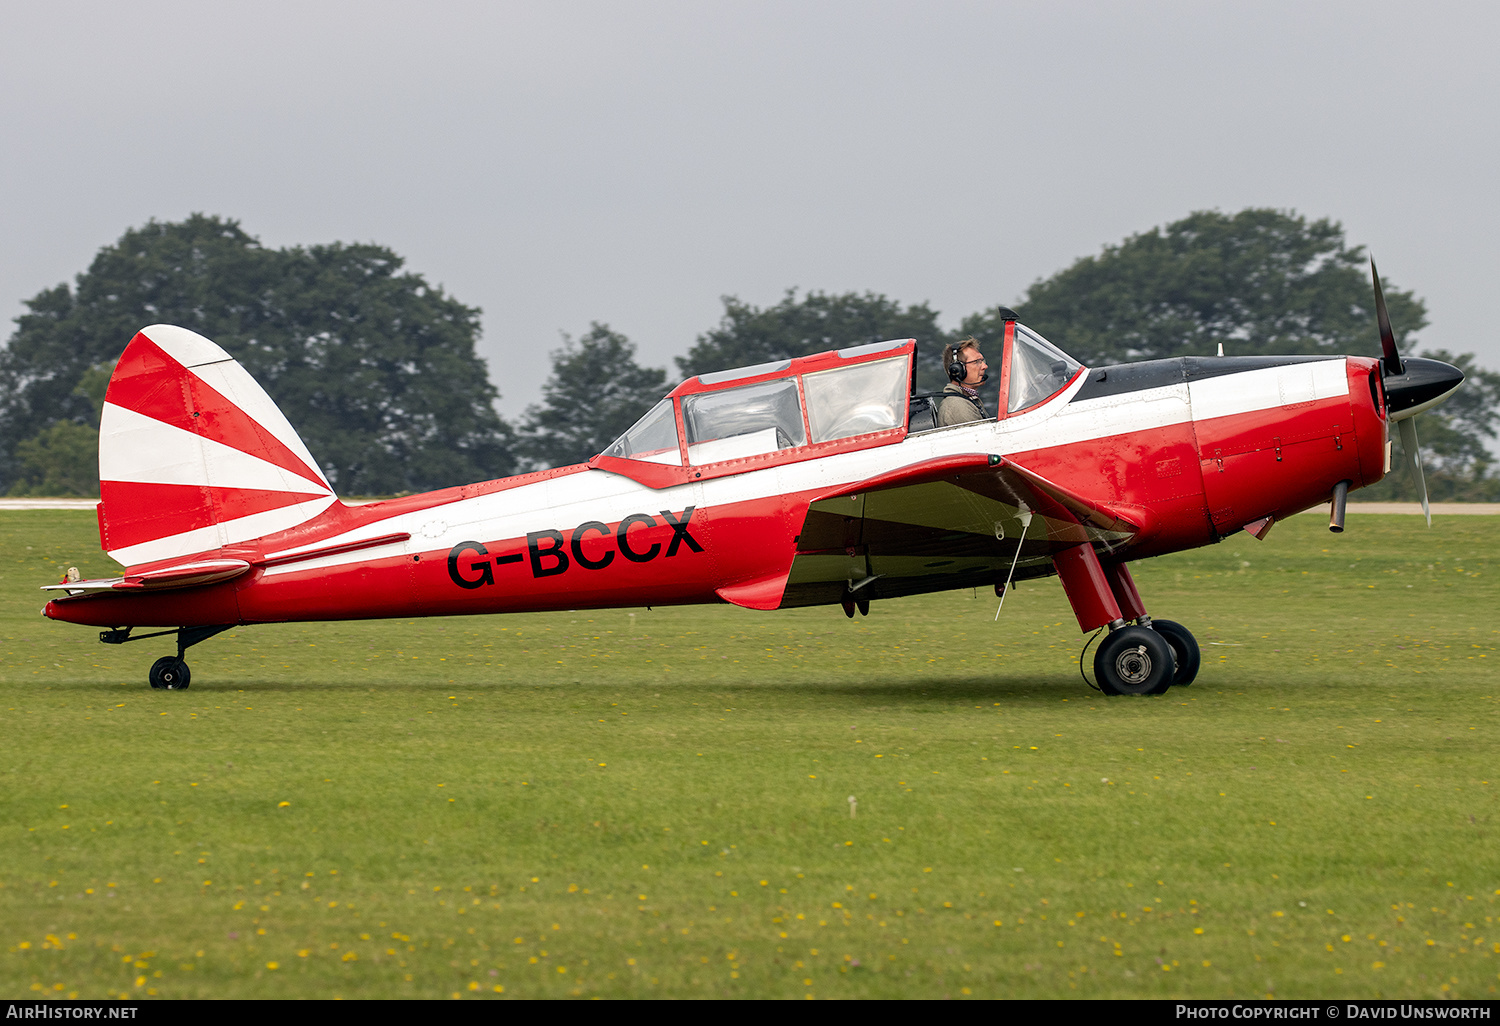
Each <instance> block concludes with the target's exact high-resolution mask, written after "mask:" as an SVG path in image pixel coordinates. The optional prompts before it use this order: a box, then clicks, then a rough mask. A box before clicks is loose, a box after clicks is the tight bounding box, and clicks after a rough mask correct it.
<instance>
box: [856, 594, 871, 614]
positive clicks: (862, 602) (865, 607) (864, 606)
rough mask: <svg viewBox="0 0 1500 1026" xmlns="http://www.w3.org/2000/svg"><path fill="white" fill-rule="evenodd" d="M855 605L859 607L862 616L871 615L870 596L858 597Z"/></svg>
mask: <svg viewBox="0 0 1500 1026" xmlns="http://www.w3.org/2000/svg"><path fill="white" fill-rule="evenodd" d="M854 605H855V606H856V607H858V609H859V615H860V616H869V615H870V597H869V596H868V595H860V596H858V597H856V598H855V600H854Z"/></svg>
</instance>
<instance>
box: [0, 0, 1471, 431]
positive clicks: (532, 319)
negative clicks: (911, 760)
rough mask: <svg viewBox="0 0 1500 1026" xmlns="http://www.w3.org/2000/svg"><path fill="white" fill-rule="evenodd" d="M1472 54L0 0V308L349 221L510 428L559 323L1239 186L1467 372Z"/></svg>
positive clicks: (963, 15)
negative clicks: (1302, 217) (1312, 235)
mask: <svg viewBox="0 0 1500 1026" xmlns="http://www.w3.org/2000/svg"><path fill="white" fill-rule="evenodd" d="M1497 42H1500V5H1494V4H1478V3H1475V4H1446V5H1445V4H1437V3H1431V2H1424V3H1421V4H1416V3H1411V4H1391V3H1378V2H1370V0H1365V2H1361V3H1347V4H1335V3H1322V4H1318V3H1308V2H1306V0H1299V2H1296V3H1285V4H1277V3H1268V2H1264V0H1258V2H1255V3H1246V4H1229V3H1208V2H1197V3H1126V2H1109V3H1061V2H1049V3H936V2H932V0H925V2H922V3H915V2H913V3H892V2H877V0H864V2H860V3H817V2H808V0H801V2H797V3H772V2H752V3H732V2H725V0H699V2H695V3H563V2H558V0H548V2H545V3H528V4H514V3H447V4H444V3H424V4H416V3H405V4H397V3H384V2H372V0H361V2H359V3H316V2H309V0H299V2H297V3H277V2H270V0H257V2H255V3H231V2H223V0H220V2H216V3H211V4H210V3H201V2H200V3H190V4H168V3H151V2H143V0H134V2H132V3H129V4H121V3H65V2H56V0H49V2H47V3H38V2H36V0H0V154H3V159H0V189H3V196H4V203H3V204H0V316H3V318H4V322H5V324H6V334H8V333H9V330H10V325H9V323H8V322H9V319H10V318H13V317H14V316H15V315H16V314H18V313H19V312H20V311H21V309H22V307H21V300H22V299H23V298H26V297H29V296H32V295H34V294H35V293H36V292H37V291H39V290H41V289H43V288H46V287H49V286H52V285H55V284H57V283H58V282H60V281H64V280H71V279H72V277H73V275H75V274H76V273H77V272H79V271H81V270H83V269H84V268H85V267H86V266H87V265H88V263H89V261H90V260H91V259H92V257H93V255H94V253H95V252H96V251H97V250H98V249H99V248H100V247H101V246H103V245H106V244H108V243H111V242H113V241H114V240H116V239H117V238H118V237H119V236H120V235H121V234H122V233H123V232H124V230H125V229H126V228H128V227H131V226H136V225H140V224H143V223H144V222H146V221H147V220H148V219H151V218H156V219H158V220H177V219H180V218H183V217H185V216H186V215H188V214H189V213H191V212H194V211H203V212H207V213H212V214H220V215H223V216H226V217H232V218H236V219H238V220H240V222H241V223H242V225H243V226H244V228H245V230H246V231H248V232H250V233H251V234H252V235H255V236H257V237H259V238H260V239H261V241H262V242H263V243H265V244H266V245H269V246H286V245H294V244H310V243H319V242H330V241H335V240H342V241H372V242H378V243H381V244H383V245H386V246H389V247H391V248H392V249H394V250H395V251H396V252H397V253H400V254H401V255H403V256H404V257H406V259H407V261H408V266H409V267H410V268H411V269H412V270H414V271H417V272H420V273H421V274H423V275H425V276H426V277H427V279H428V280H429V281H431V282H435V283H441V284H442V285H443V286H444V287H445V288H446V289H447V290H448V291H449V292H450V293H451V294H452V295H454V296H455V297H457V298H458V299H459V300H461V301H463V302H465V303H468V304H470V305H474V306H479V307H482V308H483V310H484V338H483V341H482V343H481V352H482V353H483V355H484V356H485V357H486V359H487V360H488V361H489V365H490V371H491V375H492V377H493V378H494V379H495V381H496V384H497V385H498V386H499V387H500V390H501V392H502V394H503V399H502V402H501V408H502V410H503V411H504V412H505V413H506V414H507V415H511V416H513V415H515V414H517V413H519V412H520V410H521V408H523V407H524V406H525V404H526V403H528V402H531V401H534V400H535V399H536V397H537V394H538V390H539V388H540V384H541V382H542V380H543V379H544V378H545V377H546V375H547V373H548V371H549V369H550V365H549V362H548V359H547V353H548V351H549V350H550V349H553V348H555V347H556V346H557V345H558V344H559V341H560V338H559V332H560V331H566V332H569V333H572V334H579V333H581V332H583V331H586V330H587V329H588V326H589V323H590V322H591V321H596V320H597V321H603V322H606V323H608V324H609V325H611V326H612V327H614V328H615V329H616V330H619V331H622V332H624V333H625V334H627V335H628V336H630V338H631V339H633V340H634V341H635V342H636V343H637V345H638V346H639V348H640V351H641V356H642V360H643V362H646V363H650V364H655V365H663V364H667V363H668V361H669V360H670V358H671V357H672V356H675V355H677V354H679V353H681V352H683V351H685V350H686V349H687V347H688V346H689V345H690V344H691V343H692V341H693V339H694V338H695V336H696V335H697V334H698V333H699V332H701V331H703V330H704V329H706V328H708V327H710V326H712V325H713V324H714V323H716V322H717V320H718V318H719V316H720V313H721V310H722V307H721V304H720V301H719V297H720V296H722V295H724V294H735V295H738V296H740V297H741V298H743V299H745V300H747V301H750V302H753V303H757V304H769V303H773V302H775V301H776V300H777V299H778V298H779V297H780V295H781V294H782V292H783V291H784V290H785V289H786V288H788V287H791V286H798V287H800V288H802V289H822V290H825V291H832V292H842V291H847V290H858V291H864V290H873V291H876V292H881V293H885V294H887V295H889V296H891V297H893V298H896V299H899V300H901V301H902V302H906V303H912V302H919V301H923V300H925V301H928V302H930V303H931V304H932V305H933V306H934V307H935V308H936V309H938V310H940V311H941V312H942V315H943V321H944V323H945V324H947V325H952V324H955V323H956V322H957V321H958V320H959V319H960V318H961V317H962V316H964V315H965V314H968V313H970V312H973V311H975V310H979V309H982V308H985V307H988V306H992V305H994V304H995V303H998V302H1009V301H1012V300H1015V299H1016V298H1018V297H1019V296H1020V294H1021V293H1022V292H1023V291H1024V290H1025V288H1026V287H1027V286H1028V285H1029V284H1030V283H1031V282H1033V281H1034V280H1036V279H1037V278H1040V277H1045V276H1048V275H1050V274H1052V273H1053V272H1055V271H1057V270H1058V269H1060V268H1062V267H1064V266H1066V265H1067V264H1069V263H1070V262H1072V261H1073V260H1074V259H1076V258H1077V257H1079V256H1083V255H1086V254H1090V253H1096V252H1098V251H1099V249H1100V248H1101V247H1102V246H1104V245H1106V244H1109V243H1115V242H1118V241H1120V240H1121V239H1123V238H1124V237H1125V236H1127V235H1129V234H1131V233H1134V232H1138V231H1143V230H1146V229H1149V228H1151V227H1153V226H1155V225H1159V224H1164V223H1166V222H1168V221H1172V220H1175V219H1177V218H1179V217H1182V216H1183V215H1185V214H1187V213H1188V212H1190V211H1193V210H1199V209H1204V208H1217V209H1219V210H1223V211H1226V212H1228V211H1234V210H1238V209H1240V208H1243V207H1247V206H1269V207H1279V208H1291V209H1295V210H1296V211H1298V212H1300V213H1303V214H1306V215H1308V216H1309V217H1330V218H1333V219H1335V220H1338V221H1341V222H1343V224H1344V226H1345V228H1346V230H1347V234H1348V239H1349V241H1350V242H1351V243H1355V244H1364V245H1367V246H1370V247H1372V248H1373V250H1374V252H1375V254H1376V256H1377V258H1378V259H1379V261H1380V267H1381V271H1382V273H1383V274H1384V275H1385V276H1386V277H1387V278H1388V279H1389V280H1391V281H1392V282H1394V283H1395V284H1396V285H1397V286H1398V287H1402V288H1412V289H1415V290H1416V292H1417V294H1418V295H1420V296H1422V297H1423V298H1425V299H1426V301H1427V304H1428V309H1429V312H1430V316H1431V321H1432V324H1431V327H1429V328H1428V329H1426V330H1425V331H1424V332H1423V333H1422V334H1421V336H1420V341H1421V342H1422V343H1423V344H1425V345H1427V346H1444V347H1447V348H1450V349H1454V350H1457V351H1460V352H1465V351H1473V352H1477V353H1478V354H1479V355H1480V357H1481V362H1482V363H1484V364H1485V365H1487V366H1489V367H1491V368H1500V333H1497V332H1496V330H1495V325H1494V319H1495V310H1494V296H1495V287H1494V286H1495V283H1496V282H1497V281H1500V241H1497V240H1500V198H1497V175H1496V169H1497V167H1500V145H1497V137H1500V110H1497V99H1500V60H1497V59H1496V57H1495V48H1496V45H1497ZM123 341H124V340H122V344H123ZM1378 349H1379V344H1378V341H1377V339H1376V336H1375V333H1374V330H1373V327H1372V330H1371V336H1370V345H1369V352H1370V353H1372V354H1373V353H1376V352H1378ZM674 377H675V374H674Z"/></svg>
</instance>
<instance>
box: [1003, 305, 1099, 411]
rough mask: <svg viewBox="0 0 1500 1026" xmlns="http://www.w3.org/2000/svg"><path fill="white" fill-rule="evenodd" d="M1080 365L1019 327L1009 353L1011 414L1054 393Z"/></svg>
mask: <svg viewBox="0 0 1500 1026" xmlns="http://www.w3.org/2000/svg"><path fill="white" fill-rule="evenodd" d="M1080 366H1082V365H1081V364H1079V362H1078V361H1077V360H1075V359H1073V358H1072V357H1071V356H1069V355H1068V354H1067V353H1065V352H1063V351H1062V350H1061V349H1058V348H1057V347H1056V346H1054V345H1053V344H1052V343H1051V342H1048V341H1047V340H1046V339H1044V338H1042V336H1040V335H1038V334H1037V333H1036V332H1034V331H1032V330H1031V329H1030V328H1027V327H1024V326H1022V325H1020V324H1017V325H1016V342H1015V345H1014V346H1013V347H1012V349H1011V353H1010V402H1009V404H1008V405H1007V406H1006V409H1007V410H1008V411H1009V412H1011V413H1018V412H1020V411H1021V410H1025V409H1030V408H1031V407H1033V406H1035V405H1036V404H1037V403H1039V402H1041V401H1042V400H1044V399H1046V398H1047V397H1049V396H1051V395H1053V394H1055V393H1056V392H1057V391H1058V389H1060V388H1062V387H1063V386H1064V385H1066V384H1067V383H1068V382H1069V381H1071V380H1072V379H1073V375H1074V374H1076V373H1078V370H1079V368H1080Z"/></svg>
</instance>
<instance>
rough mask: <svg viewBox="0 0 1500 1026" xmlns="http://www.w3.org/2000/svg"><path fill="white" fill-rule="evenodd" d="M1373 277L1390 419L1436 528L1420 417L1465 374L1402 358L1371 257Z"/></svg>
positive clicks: (1439, 364)
mask: <svg viewBox="0 0 1500 1026" xmlns="http://www.w3.org/2000/svg"><path fill="white" fill-rule="evenodd" d="M1370 277H1371V279H1372V280H1373V281H1374V283H1375V323H1376V324H1377V325H1379V327H1380V348H1381V351H1382V352H1383V353H1384V358H1383V359H1382V360H1381V361H1380V381H1381V384H1382V385H1383V386H1384V388H1385V410H1386V420H1387V421H1390V422H1393V423H1394V424H1395V425H1396V428H1397V430H1398V431H1399V432H1400V433H1401V448H1402V449H1403V450H1405V453H1406V465H1407V467H1408V468H1410V470H1411V476H1412V482H1413V483H1414V484H1415V485H1416V486H1417V495H1418V496H1419V497H1420V498H1421V500H1422V513H1423V515H1424V516H1426V518H1427V526H1428V527H1431V526H1432V509H1431V506H1430V505H1429V504H1428V502H1427V481H1426V479H1425V478H1424V477H1423V475H1422V453H1421V450H1420V449H1418V447H1417V422H1416V416H1417V414H1419V413H1421V412H1422V411H1423V410H1430V409H1432V407H1434V406H1436V405H1437V404H1438V403H1440V402H1442V401H1443V400H1444V399H1446V398H1448V397H1449V396H1450V395H1452V394H1453V393H1454V392H1456V391H1458V386H1459V385H1462V384H1463V381H1464V372H1463V371H1461V370H1459V369H1458V368H1457V367H1455V366H1453V365H1452V364H1450V363H1443V362H1442V361H1441V360H1427V359H1422V358H1419V357H1413V358H1412V359H1410V360H1403V359H1401V354H1400V352H1398V351H1397V349H1396V334H1395V332H1393V331H1392V330H1391V317H1390V314H1389V313H1388V312H1387V311H1386V308H1385V293H1384V292H1383V291H1382V290H1381V288H1380V272H1379V271H1377V270H1376V269H1375V258H1374V257H1371V258H1370Z"/></svg>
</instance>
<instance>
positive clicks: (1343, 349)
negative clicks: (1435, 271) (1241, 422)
mask: <svg viewBox="0 0 1500 1026" xmlns="http://www.w3.org/2000/svg"><path fill="white" fill-rule="evenodd" d="M1385 296H1386V303H1387V305H1388V306H1389V308H1390V312H1391V320H1392V322H1393V324H1394V325H1395V327H1396V331H1397V340H1398V342H1401V341H1402V335H1403V333H1411V332H1416V331H1418V330H1420V329H1421V328H1422V327H1423V326H1425V325H1426V323H1427V312H1426V308H1425V306H1424V305H1423V303H1422V301H1421V300H1420V299H1417V298H1416V297H1415V296H1413V295H1412V293H1411V292H1403V291H1400V290H1398V289H1395V288H1392V287H1390V286H1388V285H1387V286H1386V287H1385ZM1015 309H1016V312H1017V313H1018V314H1019V315H1020V316H1021V319H1022V320H1023V321H1025V322H1026V323H1027V324H1028V325H1030V326H1031V327H1034V328H1036V329H1037V330H1038V331H1040V332H1041V333H1042V334H1043V335H1045V336H1047V338H1049V339H1050V340H1051V341H1053V342H1055V343H1056V344H1057V345H1058V346H1059V347H1061V348H1062V349H1064V350H1066V351H1068V352H1069V353H1070V354H1071V355H1073V356H1075V357H1077V358H1078V359H1080V360H1082V361H1083V362H1084V363H1085V364H1091V365H1093V366H1100V365H1103V364H1110V363H1124V362H1127V361H1131V360H1153V359H1159V358H1162V357H1171V356H1212V355H1213V354H1214V353H1215V352H1216V351H1217V349H1218V346H1219V344H1220V343H1223V345H1224V351H1225V353H1227V354H1229V355H1231V356H1257V355H1263V354H1267V355H1277V354H1288V353H1290V354H1318V353H1344V354H1349V355H1367V356H1378V355H1379V354H1380V338H1379V335H1378V334H1376V331H1375V305H1374V297H1373V292H1372V289H1371V286H1370V271H1369V263H1368V260H1367V258H1366V256H1365V252H1364V248H1363V247H1360V246H1355V247H1352V248H1351V247H1349V246H1347V245H1346V244H1345V242H1344V230H1343V227H1342V226H1341V225H1339V224H1338V223H1336V222H1332V221H1329V220H1327V219H1323V220H1319V221H1311V222H1310V221H1308V220H1307V219H1306V218H1304V217H1301V216H1299V215H1297V214H1295V213H1293V212H1291V211H1281V210H1265V209H1248V210H1242V211H1240V212H1239V213H1236V214H1222V213H1220V212H1218V211H1215V210H1204V211H1199V212H1197V213H1194V214H1189V215H1188V216H1187V217H1185V218H1183V219H1182V220H1180V221H1176V222H1173V223H1172V224H1169V225H1167V226H1166V227H1164V228H1153V229H1151V230H1150V231H1148V232H1142V233H1141V234H1139V235H1132V236H1131V237H1130V238H1128V239H1126V240H1125V241H1124V242H1122V243H1120V244H1119V245H1118V246H1106V247H1105V249H1104V252H1103V253H1100V254H1099V255H1098V256H1087V257H1083V258H1082V259H1080V260H1078V261H1076V262H1075V263H1074V264H1072V266H1070V267H1067V268H1064V269H1063V270H1061V271H1058V272H1057V273H1056V274H1054V275H1053V276H1052V277H1050V278H1047V279H1044V280H1040V281H1037V282H1036V283H1034V284H1033V285H1032V286H1031V287H1030V288H1029V289H1027V290H1026V295H1025V296H1024V297H1022V299H1021V301H1020V303H1018V304H1017V305H1016V307H1015ZM999 326H1000V322H999V319H998V318H997V317H996V314H995V311H994V310H989V311H985V312H983V313H979V314H974V315H972V316H970V317H969V318H967V319H965V321H964V322H963V325H962V329H961V330H962V331H964V332H967V333H972V334H974V335H975V336H977V337H979V338H980V339H981V340H985V341H989V340H993V339H994V338H995V337H996V334H997V331H998V329H999ZM1402 348H1403V351H1409V350H1406V346H1405V345H1404V344H1403V346H1402Z"/></svg>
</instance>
